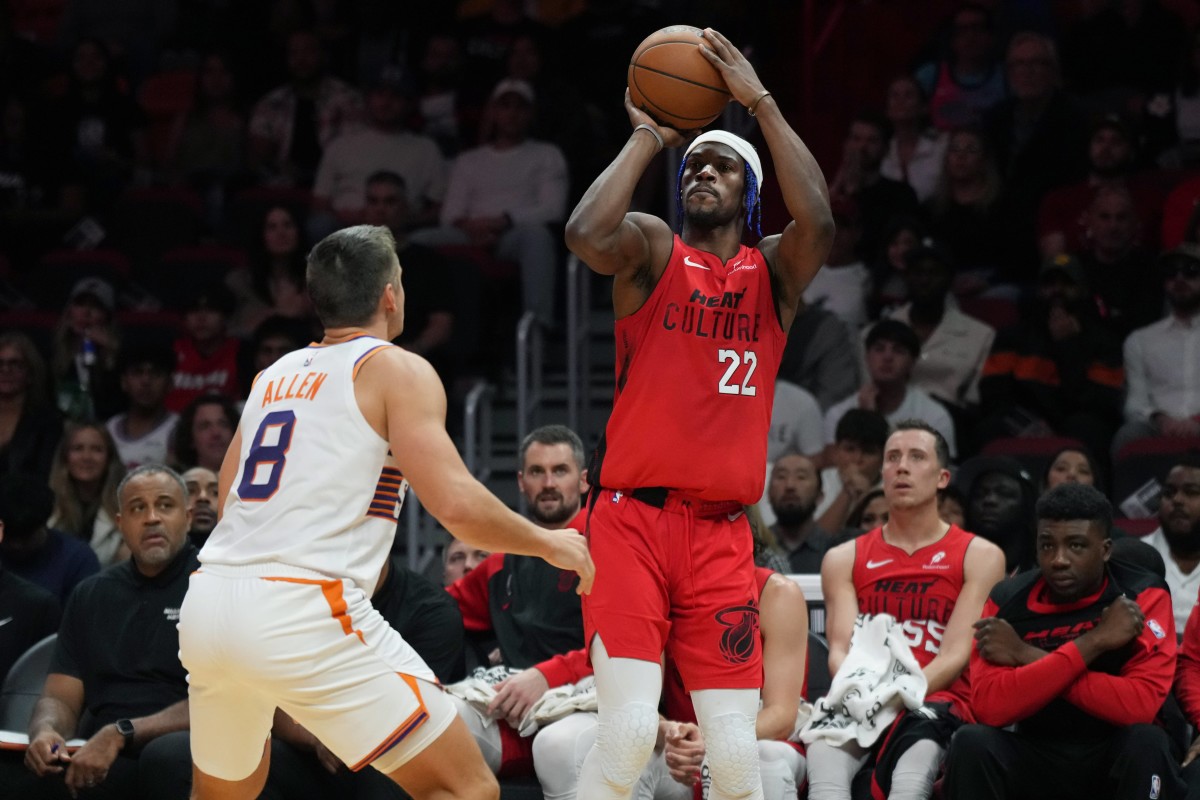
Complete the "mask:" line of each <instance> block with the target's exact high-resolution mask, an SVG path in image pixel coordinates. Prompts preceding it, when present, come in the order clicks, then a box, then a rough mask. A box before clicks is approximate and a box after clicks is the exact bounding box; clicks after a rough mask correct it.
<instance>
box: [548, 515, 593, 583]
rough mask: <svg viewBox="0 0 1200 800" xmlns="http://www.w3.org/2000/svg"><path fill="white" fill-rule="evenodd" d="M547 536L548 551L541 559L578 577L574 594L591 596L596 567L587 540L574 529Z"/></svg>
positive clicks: (555, 532) (553, 532)
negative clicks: (577, 584)
mask: <svg viewBox="0 0 1200 800" xmlns="http://www.w3.org/2000/svg"><path fill="white" fill-rule="evenodd" d="M548 534H549V536H548V538H549V544H550V550H549V552H548V553H547V554H546V555H545V556H543V559H544V560H545V561H546V562H547V563H549V564H553V565H554V566H556V567H558V568H559V569H569V570H571V571H572V572H575V573H577V574H578V575H579V586H577V587H576V588H575V594H591V591H592V582H593V581H594V580H596V565H595V564H593V563H592V556H591V554H590V553H588V544H587V539H585V538H583V535H582V534H580V533H579V531H577V530H575V529H574V528H566V529H564V530H561V531H549V532H548Z"/></svg>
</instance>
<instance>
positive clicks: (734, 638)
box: [713, 606, 758, 664]
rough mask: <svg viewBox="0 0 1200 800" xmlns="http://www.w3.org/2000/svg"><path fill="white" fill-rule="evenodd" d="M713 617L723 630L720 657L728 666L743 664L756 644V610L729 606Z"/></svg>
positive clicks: (747, 607) (751, 607) (752, 607)
mask: <svg viewBox="0 0 1200 800" xmlns="http://www.w3.org/2000/svg"><path fill="white" fill-rule="evenodd" d="M713 616H714V618H715V619H716V620H717V623H718V624H719V625H721V626H722V627H724V628H725V630H724V631H723V632H722V633H721V655H722V656H724V657H725V660H726V661H728V662H729V663H730V664H745V663H746V662H747V661H749V660H750V658H751V657H752V656H753V655H754V648H755V646H756V645H757V643H758V608H757V607H755V606H730V607H729V608H723V609H721V610H720V611H718V612H717V613H716V614H714V615H713Z"/></svg>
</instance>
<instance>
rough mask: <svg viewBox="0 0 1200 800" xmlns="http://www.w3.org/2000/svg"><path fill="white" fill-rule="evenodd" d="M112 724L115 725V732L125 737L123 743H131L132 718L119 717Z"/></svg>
mask: <svg viewBox="0 0 1200 800" xmlns="http://www.w3.org/2000/svg"><path fill="white" fill-rule="evenodd" d="M113 724H114V725H116V727H117V733H119V734H121V736H123V737H125V744H127V745H129V744H133V720H130V719H119V720H117V721H116V722H114V723H113Z"/></svg>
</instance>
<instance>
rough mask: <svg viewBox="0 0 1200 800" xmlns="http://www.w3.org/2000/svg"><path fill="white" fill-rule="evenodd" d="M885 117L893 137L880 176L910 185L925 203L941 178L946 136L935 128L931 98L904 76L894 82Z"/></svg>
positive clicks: (918, 198) (910, 77) (886, 104)
mask: <svg viewBox="0 0 1200 800" xmlns="http://www.w3.org/2000/svg"><path fill="white" fill-rule="evenodd" d="M884 116H885V117H886V118H887V121H888V123H889V124H890V125H891V128H892V137H891V139H890V140H889V141H888V148H887V153H885V154H884V156H883V162H882V163H881V164H880V165H879V173H880V174H881V175H883V177H885V178H891V179H892V180H894V181H902V182H904V183H907V184H908V185H909V186H911V187H912V189H913V191H914V192H916V194H917V200H918V202H922V203H923V202H925V201H926V200H928V199H929V198H930V197H931V196H932V195H933V191H934V189H935V188H936V187H937V185H938V181H939V180H940V179H941V174H942V165H943V162H944V160H945V153H946V134H945V133H943V132H941V131H938V130H937V129H936V128H933V127H931V124H930V119H929V102H928V96H927V95H926V94H925V90H924V89H923V88H922V87H921V84H920V83H919V82H918V81H917V79H916V78H913V77H912V76H909V75H901V76H899V77H897V78H893V79H892V82H891V83H890V84H888V88H887V95H886V99H885V101H884Z"/></svg>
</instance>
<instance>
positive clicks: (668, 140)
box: [625, 89, 699, 147]
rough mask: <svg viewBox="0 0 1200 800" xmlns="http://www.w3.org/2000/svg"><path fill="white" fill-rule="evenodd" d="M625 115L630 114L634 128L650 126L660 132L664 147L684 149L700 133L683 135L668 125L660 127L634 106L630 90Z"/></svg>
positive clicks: (692, 132) (626, 100)
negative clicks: (630, 97)
mask: <svg viewBox="0 0 1200 800" xmlns="http://www.w3.org/2000/svg"><path fill="white" fill-rule="evenodd" d="M625 113H627V114H629V121H630V122H631V123H633V127H635V128H636V127H637V126H638V125H649V126H651V127H652V128H654V130H656V131H658V135H659V136H661V137H662V140H663V147H682V146H683V145H685V144H687V143H688V142H690V141H691V140H692V139H694V138H695V136H696V134H697V133H699V131H687V132H686V133H681V132H680V131H677V130H675V129H674V128H669V127H667V126H666V125H659V124H658V123H657V122H655V121H654V119H653V118H652V117H651V116H650V115H649V114H647V113H646V112H645V111H642V110H641V109H640V108H638V107H637V106H635V105H634V104H633V101H632V100H631V99H629V90H628V89H626V90H625Z"/></svg>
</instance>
